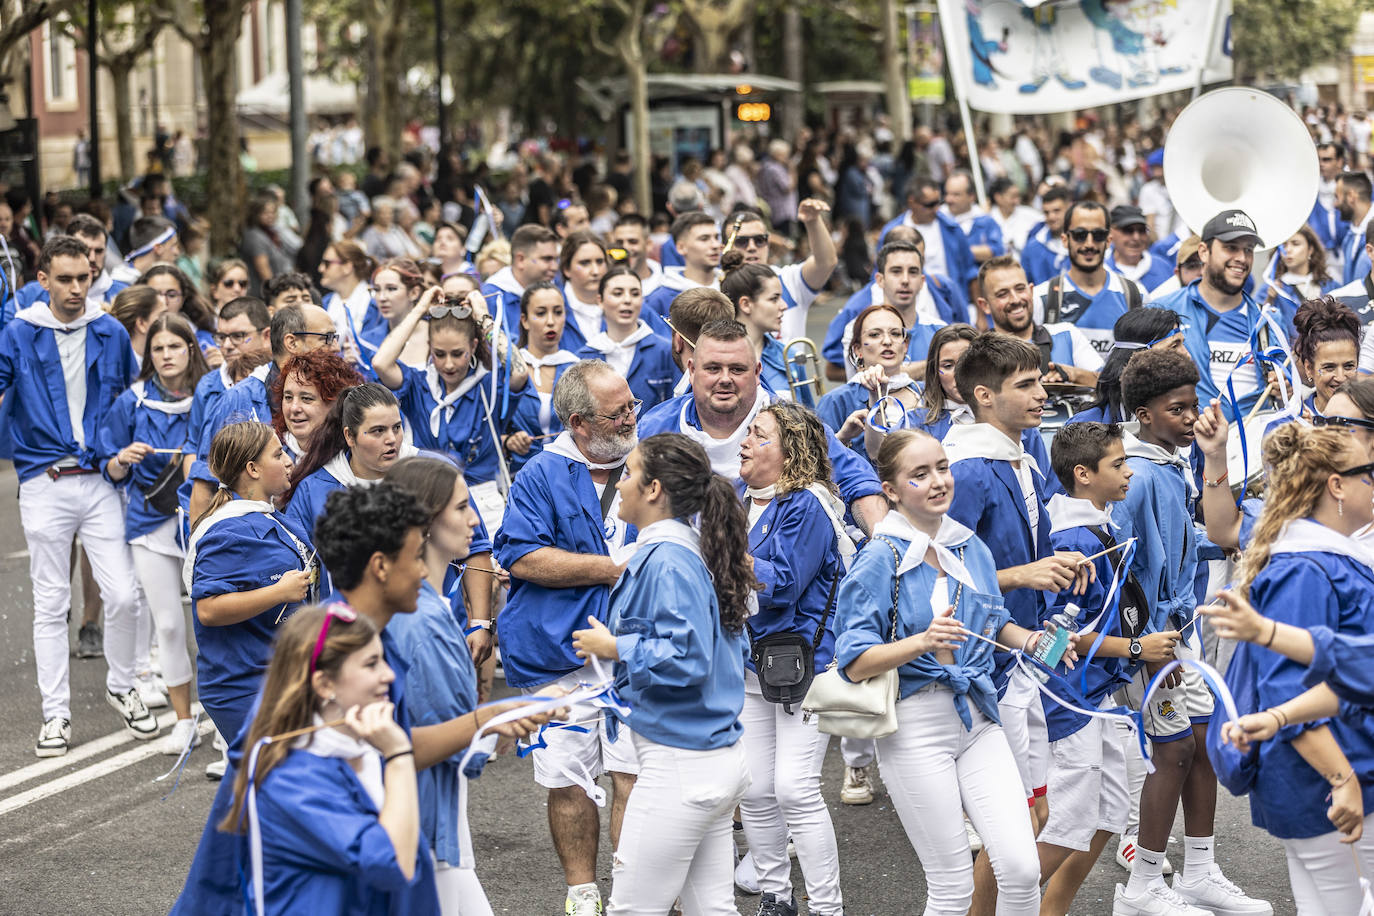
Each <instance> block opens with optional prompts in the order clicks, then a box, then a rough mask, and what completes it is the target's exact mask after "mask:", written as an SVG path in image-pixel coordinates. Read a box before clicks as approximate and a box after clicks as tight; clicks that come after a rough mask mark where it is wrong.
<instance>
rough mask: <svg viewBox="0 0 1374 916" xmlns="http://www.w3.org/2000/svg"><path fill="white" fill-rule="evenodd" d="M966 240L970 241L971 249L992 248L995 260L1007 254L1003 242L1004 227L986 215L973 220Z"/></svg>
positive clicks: (966, 234)
mask: <svg viewBox="0 0 1374 916" xmlns="http://www.w3.org/2000/svg"><path fill="white" fill-rule="evenodd" d="M965 238H967V239H968V244H969V247H970V248H972V247H973V246H974V245H986V246H988V247H989V248H991V249H992V256H993V257H994V258H995V257H998V256H1000V255H1004V254H1006V253H1007V246H1006V244H1005V243H1004V242H1003V241H1002V227H1001V226H999V225H998V224H997V220H995V219H993V218H992V217H991V216H989V215H988V214H986V213H983V214H980V215H978V216H975V217H974V218H973V224H972V225H970V226H969V229H968V232H967V233H965Z"/></svg>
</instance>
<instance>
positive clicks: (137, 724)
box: [105, 687, 157, 741]
mask: <svg viewBox="0 0 1374 916" xmlns="http://www.w3.org/2000/svg"><path fill="white" fill-rule="evenodd" d="M105 701H106V702H107V703H109V704H110V705H111V706H113V707H114V708H115V712H117V713H119V714H120V715H121V716H122V717H123V718H124V727H125V728H126V729H128V730H129V734H131V735H133V736H134V737H135V738H137V739H139V740H140V741H148V740H150V739H152V738H156V737H157V719H155V718H154V717H153V714H152V713H150V712H149V711H148V707H147V706H144V705H143V700H142V699H140V698H139V696H138V688H137V687H130V688H129V689H128V691H127V692H125V693H115V692H113V691H111V690H106V691H105Z"/></svg>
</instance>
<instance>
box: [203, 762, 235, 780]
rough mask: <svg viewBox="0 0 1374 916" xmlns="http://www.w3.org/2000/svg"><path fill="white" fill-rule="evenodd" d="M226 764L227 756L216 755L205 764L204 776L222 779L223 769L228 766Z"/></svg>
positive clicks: (227, 763)
mask: <svg viewBox="0 0 1374 916" xmlns="http://www.w3.org/2000/svg"><path fill="white" fill-rule="evenodd" d="M228 766H229V758H228V757H216V758H215V759H214V760H211V761H210V762H209V763H207V764H206V765H205V778H206V779H216V780H218V779H223V778H224V771H225V769H227V768H228Z"/></svg>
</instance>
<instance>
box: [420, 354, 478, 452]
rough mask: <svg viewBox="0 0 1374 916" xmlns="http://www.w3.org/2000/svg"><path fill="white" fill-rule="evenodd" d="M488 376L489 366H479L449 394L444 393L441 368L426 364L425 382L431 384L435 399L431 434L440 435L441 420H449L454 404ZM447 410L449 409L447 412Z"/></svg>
mask: <svg viewBox="0 0 1374 916" xmlns="http://www.w3.org/2000/svg"><path fill="white" fill-rule="evenodd" d="M486 377H487V367H486V366H480V365H479V366H478V367H477V368H476V369H475V370H474V371H472V372H469V373H468V374H467V375H466V376H464V377H463V380H462V381H461V382H459V383H458V387H457V388H455V389H453V390H452V391H451V392H449V393H448V394H444V382H443V379H441V378H439V370H438V369H436V368H434V364H433V363H430V364H429V365H427V366H425V384H426V385H428V386H429V393H430V395H431V396H432V397H433V398H434V400H435V402H436V403H435V405H434V407H433V408H432V409H431V410H430V412H429V434H430V435H431V436H434V437H435V438H436V439H437V438H438V437H439V423H440V420H441V419H443V420H447V419H448V418H449V417H452V416H453V405H454V404H457V403H458V401H459V399H460V398H462V396H463V395H465V394H467V393H468V392H469V391H471V390H472V389H473V388H474V387H476V385H477V383H478V382H480V381H482V379H484V378H486ZM445 411H448V412H447V413H445Z"/></svg>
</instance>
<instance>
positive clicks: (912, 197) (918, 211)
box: [878, 178, 978, 301]
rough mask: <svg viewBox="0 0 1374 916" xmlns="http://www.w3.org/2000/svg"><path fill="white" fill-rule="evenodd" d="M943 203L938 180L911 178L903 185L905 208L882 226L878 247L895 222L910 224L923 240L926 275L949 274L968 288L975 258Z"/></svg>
mask: <svg viewBox="0 0 1374 916" xmlns="http://www.w3.org/2000/svg"><path fill="white" fill-rule="evenodd" d="M942 203H944V194H943V193H942V191H941V189H940V185H939V184H937V183H936V182H934V181H932V180H931V179H929V178H913V179H912V180H911V182H910V184H908V185H907V187H906V205H907V210H906V212H905V213H903V214H902V215H901V216H898V217H897V218H896V219H894V220H892V221H891V222H889V223H888V224H887V225H886V226H884V227H883V232H882V235H881V236H879V237H878V247H879V248H881V247H882V246H883V245H884V244H885V243H886V242H887V233H888V232H889V231H890V230H891V229H892V228H893V227H894V226H910V227H912V228H913V229H915V230H916V231H917V232H919V233H921V238H923V239H925V241H926V276H932V275H934V276H937V277H948V278H949V279H951V280H953V281H954V283H955V284H957V285H959V286H960V287H967V288H969V289H970V290H971V289H972V284H973V282H974V281H975V280H977V279H978V262H977V261H976V260H974V257H973V249H971V248H970V247H969V243H968V237H967V236H965V235H964V230H963V229H960V228H959V224H958V223H957V222H955V220H954V217H952V216H950V215H949V214H947V213H941V212H940V205H941V204H942ZM969 301H972V300H971V299H970V300H969Z"/></svg>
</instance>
